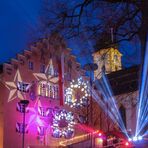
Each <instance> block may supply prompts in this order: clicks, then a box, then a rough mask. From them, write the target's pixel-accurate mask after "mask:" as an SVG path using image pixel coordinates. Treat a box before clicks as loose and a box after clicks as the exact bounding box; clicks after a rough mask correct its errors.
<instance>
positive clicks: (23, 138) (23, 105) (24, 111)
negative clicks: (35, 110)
mask: <svg viewBox="0 0 148 148" xmlns="http://www.w3.org/2000/svg"><path fill="white" fill-rule="evenodd" d="M19 103H20V105H21V107H22V113H23V136H22V148H24V140H25V113H26V107H27V106H28V104H29V101H28V100H21V101H20V102H19Z"/></svg>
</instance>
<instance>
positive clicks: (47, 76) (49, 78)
mask: <svg viewBox="0 0 148 148" xmlns="http://www.w3.org/2000/svg"><path fill="white" fill-rule="evenodd" d="M33 75H34V76H35V78H36V79H37V80H39V81H40V80H43V81H46V82H53V83H57V82H58V77H55V74H54V68H53V63H52V59H50V60H49V63H48V65H47V67H46V68H45V72H44V73H33Z"/></svg>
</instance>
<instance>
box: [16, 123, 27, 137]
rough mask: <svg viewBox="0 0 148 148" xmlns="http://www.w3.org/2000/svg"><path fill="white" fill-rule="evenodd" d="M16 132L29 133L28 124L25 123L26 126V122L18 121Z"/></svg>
mask: <svg viewBox="0 0 148 148" xmlns="http://www.w3.org/2000/svg"><path fill="white" fill-rule="evenodd" d="M16 132H18V133H21V134H22V133H28V131H27V124H25V127H24V124H23V123H19V122H17V123H16Z"/></svg>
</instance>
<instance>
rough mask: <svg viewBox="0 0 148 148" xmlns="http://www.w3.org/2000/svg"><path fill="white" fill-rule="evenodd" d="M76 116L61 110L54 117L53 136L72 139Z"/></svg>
mask: <svg viewBox="0 0 148 148" xmlns="http://www.w3.org/2000/svg"><path fill="white" fill-rule="evenodd" d="M74 124H75V122H74V115H73V114H72V113H71V112H67V111H66V110H61V111H59V112H58V113H56V114H55V115H54V118H53V125H52V129H53V136H54V137H56V138H60V137H66V138H69V137H72V136H73V133H74Z"/></svg>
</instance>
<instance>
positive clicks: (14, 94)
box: [5, 70, 24, 102]
mask: <svg viewBox="0 0 148 148" xmlns="http://www.w3.org/2000/svg"><path fill="white" fill-rule="evenodd" d="M18 82H22V78H21V75H20V72H19V70H17V71H16V74H15V76H14V79H13V81H12V82H11V81H8V82H5V85H6V87H7V88H8V89H9V91H10V92H9V96H8V102H10V101H13V100H14V99H16V98H19V99H21V100H23V99H24V95H23V94H22V92H21V91H19V90H18V89H17V83H18Z"/></svg>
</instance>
